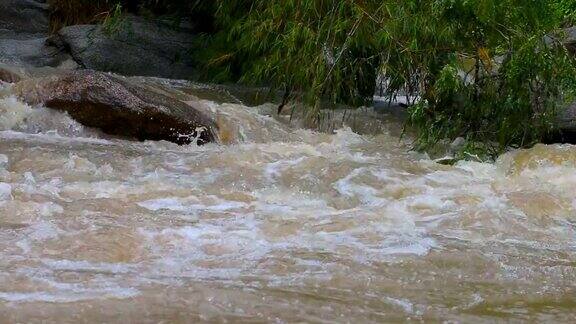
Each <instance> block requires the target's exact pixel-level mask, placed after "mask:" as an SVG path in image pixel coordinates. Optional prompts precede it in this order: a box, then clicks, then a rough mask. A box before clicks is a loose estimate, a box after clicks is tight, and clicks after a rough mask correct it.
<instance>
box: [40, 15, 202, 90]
mask: <svg viewBox="0 0 576 324" xmlns="http://www.w3.org/2000/svg"><path fill="white" fill-rule="evenodd" d="M51 43H52V44H53V45H55V46H57V47H60V48H62V49H65V50H68V51H70V54H71V55H72V57H73V58H74V60H75V61H76V62H77V63H78V64H79V65H81V66H82V67H84V68H87V69H93V70H98V71H105V72H115V73H119V74H123V75H130V76H134V75H140V76H158V77H165V78H173V79H175V78H181V79H189V78H191V77H192V76H193V75H194V71H195V69H194V64H193V62H192V59H191V55H190V52H191V50H192V49H193V47H194V46H193V37H192V34H191V33H190V32H189V30H187V29H184V28H174V27H173V26H170V25H168V24H163V23H161V22H159V21H157V20H147V19H144V18H141V17H136V16H132V15H128V16H126V17H125V18H123V20H122V21H121V23H119V24H118V25H117V26H116V27H115V28H108V29H107V28H106V27H105V26H100V25H77V26H69V27H65V28H63V29H62V30H60V31H59V32H58V34H57V35H56V36H54V37H53V38H51Z"/></svg>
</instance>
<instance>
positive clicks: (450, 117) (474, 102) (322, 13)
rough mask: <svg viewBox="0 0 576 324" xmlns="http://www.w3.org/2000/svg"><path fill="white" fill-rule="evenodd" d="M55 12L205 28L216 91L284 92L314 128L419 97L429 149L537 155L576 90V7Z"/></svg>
mask: <svg viewBox="0 0 576 324" xmlns="http://www.w3.org/2000/svg"><path fill="white" fill-rule="evenodd" d="M50 1H51V3H52V5H53V8H54V9H53V10H54V12H56V13H57V12H59V10H61V11H67V12H68V13H67V14H64V15H62V16H64V17H69V16H70V15H73V16H74V19H72V20H75V21H74V22H75V23H78V21H84V20H87V21H90V20H99V21H102V20H105V19H106V20H107V25H108V26H112V27H113V26H116V25H117V21H119V20H117V19H116V18H117V17H118V16H119V12H116V11H114V10H112V9H113V8H119V7H117V6H118V5H122V8H124V10H125V11H128V12H139V13H141V14H142V13H146V14H150V15H155V16H157V15H164V16H169V17H173V18H174V19H176V20H178V19H180V18H188V19H190V20H191V21H197V22H200V23H199V26H200V28H197V30H198V31H201V32H204V35H203V36H202V37H196V38H197V40H198V42H199V46H201V47H202V48H203V49H204V50H203V51H200V52H201V53H200V54H199V56H198V57H197V60H198V61H199V62H202V63H203V64H204V66H205V67H206V76H207V77H208V78H209V79H210V80H212V81H218V82H230V81H232V82H242V83H246V84H250V85H258V86H268V87H270V88H271V89H272V91H275V90H281V91H283V92H285V94H286V95H285V96H284V99H285V101H286V100H292V101H294V102H297V103H301V104H302V105H303V106H305V107H308V108H307V111H308V115H309V117H310V119H312V120H314V119H316V118H318V116H320V109H321V108H324V107H325V106H326V105H328V106H330V105H331V106H335V105H336V104H340V103H345V104H350V105H361V104H366V103H368V102H370V101H371V100H372V95H373V93H374V88H375V84H376V81H377V80H381V81H382V82H383V84H385V85H386V88H387V95H388V96H389V97H390V98H391V99H392V98H393V97H395V96H397V95H409V96H411V97H414V98H417V99H416V100H415V104H414V105H413V106H412V107H411V108H410V111H409V113H410V114H409V115H410V118H409V124H410V125H411V126H413V127H415V128H416V130H418V134H419V137H418V141H417V143H416V146H417V147H418V148H420V149H427V148H430V147H431V146H433V145H435V143H437V142H438V141H440V140H451V139H454V138H457V137H464V138H466V139H467V142H468V143H483V144H481V145H476V144H470V145H469V146H470V147H473V149H469V150H471V151H474V152H478V151H479V150H480V149H479V148H485V149H483V150H484V151H485V152H488V151H489V152H490V153H491V154H496V153H498V152H501V151H502V150H504V149H505V148H507V147H510V146H528V145H531V144H532V143H534V142H536V141H539V140H542V139H543V138H545V137H546V136H548V134H549V133H550V132H552V131H554V123H553V120H554V118H555V116H556V114H557V112H558V111H559V110H560V109H562V108H563V105H564V104H565V103H566V102H567V101H568V100H570V99H571V98H572V97H573V96H574V92H575V89H576V70H575V69H576V63H575V62H574V59H573V58H572V57H570V55H569V53H568V52H567V50H566V48H565V46H563V44H561V42H560V41H558V40H559V39H561V38H562V37H561V35H562V32H561V29H562V28H563V27H566V26H569V25H571V24H573V23H574V22H575V18H576V1H573V0H359V1H341V0H266V1H265V0H214V1H201V0H192V1H187V0H143V1H138V0H90V1H88V0H74V1H71V0H50ZM114 6H116V7H114ZM56 16H58V15H56ZM87 17H91V18H87ZM68 23H70V21H69V20H68V18H66V19H63V22H62V24H68ZM474 154H476V153H474Z"/></svg>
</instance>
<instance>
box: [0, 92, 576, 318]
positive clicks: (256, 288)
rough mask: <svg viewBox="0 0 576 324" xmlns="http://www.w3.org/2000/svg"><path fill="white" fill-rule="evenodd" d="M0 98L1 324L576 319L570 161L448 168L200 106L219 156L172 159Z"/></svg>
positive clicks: (566, 154) (575, 164) (229, 107)
mask: <svg viewBox="0 0 576 324" xmlns="http://www.w3.org/2000/svg"><path fill="white" fill-rule="evenodd" d="M0 93H2V91H0ZM3 93H4V94H3V95H2V97H3V98H2V99H0V316H1V317H0V318H1V319H0V322H20V323H40V322H41V323H82V322H109V323H112V322H114V323H115V322H121V323H133V322H138V323H169V322H175V323H185V322H199V321H202V322H225V321H228V322H239V321H242V322H253V323H255V322H279V323H284V322H318V323H322V322H330V323H332V322H362V323H364V322H405V321H415V322H419V321H430V322H448V323H453V322H463V323H483V322H489V323H493V322H525V321H530V322H567V323H569V322H572V323H573V322H574V321H576V147H574V146H570V145H564V146H562V145H550V146H544V145H538V146H536V147H534V148H533V149H529V150H522V151H512V152H510V153H507V154H505V155H503V156H502V157H500V159H499V160H498V161H497V162H496V163H478V162H459V163H457V164H456V165H454V166H445V165H440V164H437V163H435V162H434V161H432V160H431V159H430V158H428V157H427V156H426V155H423V154H418V153H414V152H410V146H409V145H408V141H409V139H407V138H404V139H401V138H400V137H399V136H398V134H397V133H398V132H397V131H396V130H397V128H398V125H395V126H394V125H386V124H385V123H383V124H382V129H381V132H379V134H372V135H369V134H365V135H359V134H356V133H354V132H353V131H352V130H351V129H350V128H346V127H344V128H342V129H340V130H338V131H336V132H335V133H334V134H325V133H318V132H314V131H311V130H304V129H300V128H294V127H293V128H290V127H288V126H286V125H285V124H284V123H280V122H278V121H276V120H274V119H272V118H271V117H267V116H263V115H261V114H259V113H258V111H259V110H260V111H261V110H262V109H257V108H248V107H245V106H242V105H239V104H234V105H233V104H218V103H216V102H210V101H205V102H203V104H204V105H205V106H206V107H207V109H212V110H214V111H218V114H219V118H220V119H219V124H220V125H221V126H222V125H224V126H222V128H223V130H222V132H223V133H222V134H221V137H222V138H224V139H226V142H227V143H228V144H227V145H215V144H210V145H205V146H202V147H193V146H188V147H179V146H176V145H173V144H170V143H163V142H159V143H153V142H143V143H138V142H131V141H126V140H121V139H114V138H108V137H106V136H102V135H101V134H99V133H98V132H97V131H94V130H89V129H85V128H83V127H82V126H81V125H78V124H77V123H75V122H74V121H72V120H71V119H70V118H69V117H67V116H66V115H64V114H61V113H58V112H52V111H49V110H47V109H45V108H42V107H28V106H26V105H24V104H22V103H20V102H18V100H16V99H15V98H13V97H11V96H10V93H9V90H4V91H3Z"/></svg>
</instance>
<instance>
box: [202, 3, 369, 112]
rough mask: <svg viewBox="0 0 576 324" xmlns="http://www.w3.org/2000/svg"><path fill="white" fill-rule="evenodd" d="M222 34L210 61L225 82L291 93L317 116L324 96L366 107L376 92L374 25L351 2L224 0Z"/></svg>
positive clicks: (359, 8) (335, 100)
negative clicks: (365, 103)
mask: <svg viewBox="0 0 576 324" xmlns="http://www.w3.org/2000/svg"><path fill="white" fill-rule="evenodd" d="M218 4H219V6H218V11H217V13H218V14H217V18H218V23H219V24H220V26H221V28H222V29H223V30H224V31H225V33H224V34H218V35H217V36H216V38H215V41H216V43H217V44H224V46H222V45H220V46H217V47H218V49H219V50H220V51H219V53H218V55H217V56H216V57H214V58H212V59H211V60H210V61H209V67H210V68H211V70H210V71H211V73H214V74H216V75H217V76H218V77H219V78H220V80H222V79H232V80H239V81H240V82H243V83H248V84H256V85H266V86H270V87H272V88H273V89H280V90H283V91H286V92H287V93H289V94H290V95H291V97H292V98H293V99H296V100H297V101H302V102H305V103H307V104H309V105H310V107H311V110H310V115H311V116H313V115H315V114H317V112H318V110H319V108H320V107H321V99H324V100H326V101H328V102H331V103H336V102H346V103H351V104H361V103H364V102H366V99H368V98H371V96H372V94H373V93H374V87H375V82H374V80H375V78H376V71H377V67H378V56H377V55H373V54H374V53H375V50H374V45H375V44H373V43H372V42H371V41H370V40H371V39H372V37H371V36H370V35H371V34H373V33H375V32H376V30H375V28H376V27H377V26H376V25H374V24H367V23H365V22H366V20H368V19H369V17H368V16H367V15H366V14H365V12H364V9H363V8H362V7H360V6H359V5H357V4H356V3H354V2H351V1H339V0H329V1H300V0H286V1H281V2H280V1H245V0H244V1H243V0H236V1H223V0H222V1H219V2H218Z"/></svg>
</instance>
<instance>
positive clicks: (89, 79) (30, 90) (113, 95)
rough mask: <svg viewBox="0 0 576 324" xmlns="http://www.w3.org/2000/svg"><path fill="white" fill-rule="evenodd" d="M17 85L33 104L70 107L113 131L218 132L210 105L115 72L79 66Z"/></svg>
mask: <svg viewBox="0 0 576 324" xmlns="http://www.w3.org/2000/svg"><path fill="white" fill-rule="evenodd" d="M12 91H13V93H15V94H16V95H17V96H19V97H20V98H21V99H22V100H23V101H24V102H27V103H28V104H30V105H37V104H44V105H45V106H46V107H49V108H53V109H58V110H62V111H66V112H68V114H70V116H71V117H72V118H74V119H75V120H77V121H78V122H80V123H81V124H83V125H86V126H88V127H94V128H98V129H100V130H102V131H104V132H105V133H108V134H111V135H118V136H124V137H128V138H134V139H138V140H166V141H171V142H174V143H178V144H188V143H191V142H193V141H194V139H195V138H196V137H197V138H198V144H203V143H207V142H214V141H217V138H218V135H217V126H216V124H215V122H214V121H213V119H212V118H211V117H210V116H209V115H208V113H206V112H205V110H203V109H199V108H196V107H194V105H193V104H191V103H184V102H182V101H180V100H177V99H175V98H173V97H170V96H168V95H166V94H163V93H160V92H155V91H150V89H149V88H148V87H144V86H140V85H137V84H135V83H132V82H130V81H128V79H126V78H123V77H119V76H114V75H111V74H106V73H101V72H95V71H91V70H82V71H73V72H68V73H66V74H63V75H56V76H50V77H45V78H35V79H28V80H24V81H21V82H19V83H16V84H15V85H14V86H13V87H12ZM200 129H204V130H203V131H200Z"/></svg>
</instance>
